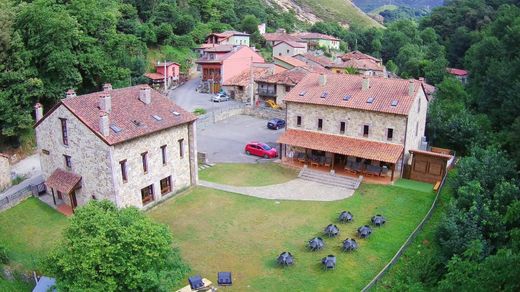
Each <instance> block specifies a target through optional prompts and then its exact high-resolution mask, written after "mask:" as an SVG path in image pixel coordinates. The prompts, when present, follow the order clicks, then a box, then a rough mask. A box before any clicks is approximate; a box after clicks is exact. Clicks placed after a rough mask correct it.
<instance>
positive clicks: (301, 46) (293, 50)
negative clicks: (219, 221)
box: [273, 41, 307, 57]
mask: <svg viewBox="0 0 520 292" xmlns="http://www.w3.org/2000/svg"><path fill="white" fill-rule="evenodd" d="M305 53H307V43H299V42H294V41H280V42H277V43H276V44H275V45H274V46H273V57H275V56H276V57H281V56H288V57H292V56H294V55H297V54H305Z"/></svg>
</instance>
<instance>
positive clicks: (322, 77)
mask: <svg viewBox="0 0 520 292" xmlns="http://www.w3.org/2000/svg"><path fill="white" fill-rule="evenodd" d="M325 85H327V75H325V74H323V73H321V74H320V86H325Z"/></svg>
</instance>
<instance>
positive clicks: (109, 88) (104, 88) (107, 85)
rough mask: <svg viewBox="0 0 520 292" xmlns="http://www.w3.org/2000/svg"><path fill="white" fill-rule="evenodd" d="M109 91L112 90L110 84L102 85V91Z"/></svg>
mask: <svg viewBox="0 0 520 292" xmlns="http://www.w3.org/2000/svg"><path fill="white" fill-rule="evenodd" d="M110 90H112V84H110V83H105V84H103V91H110Z"/></svg>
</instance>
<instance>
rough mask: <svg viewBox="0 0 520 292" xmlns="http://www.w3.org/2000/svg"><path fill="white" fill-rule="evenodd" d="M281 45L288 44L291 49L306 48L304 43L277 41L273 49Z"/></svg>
mask: <svg viewBox="0 0 520 292" xmlns="http://www.w3.org/2000/svg"><path fill="white" fill-rule="evenodd" d="M282 43H285V44H288V45H289V46H291V47H293V48H306V47H307V45H306V44H305V43H301V42H294V41H279V42H277V43H276V44H275V45H274V46H273V47H276V46H278V45H279V44H282Z"/></svg>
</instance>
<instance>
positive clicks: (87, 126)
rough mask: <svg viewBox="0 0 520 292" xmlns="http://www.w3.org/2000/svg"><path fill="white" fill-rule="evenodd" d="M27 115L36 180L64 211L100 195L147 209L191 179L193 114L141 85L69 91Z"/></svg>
mask: <svg viewBox="0 0 520 292" xmlns="http://www.w3.org/2000/svg"><path fill="white" fill-rule="evenodd" d="M35 112H36V124H35V126H34V127H35V130H36V142H37V147H38V153H39V155H40V162H41V167H42V173H43V179H44V180H45V184H46V186H47V192H48V193H49V194H50V196H52V200H53V202H54V204H55V205H57V206H58V209H60V210H65V211H64V212H69V213H70V211H73V210H74V209H75V208H76V207H78V206H82V205H84V204H86V203H87V202H88V201H90V200H102V199H107V200H110V201H112V202H114V203H115V205H116V206H117V207H120V208H121V207H126V206H135V207H137V208H140V209H143V208H149V207H151V206H153V205H155V204H157V203H158V202H160V201H162V200H163V199H165V198H167V197H169V196H171V195H173V194H175V193H177V192H179V191H181V190H183V189H185V188H187V187H189V186H192V185H195V184H197V179H198V173H197V171H198V170H197V143H196V136H195V131H196V129H195V120H196V117H195V116H194V115H193V114H191V113H189V112H187V111H185V110H183V109H182V108H181V107H179V106H178V105H176V104H175V103H173V102H172V101H171V100H170V99H169V98H168V97H166V96H164V95H162V94H160V93H158V92H157V91H155V90H153V89H151V88H150V87H149V86H148V85H138V86H132V87H127V88H121V89H112V86H111V85H110V84H106V85H105V86H104V87H103V91H101V92H95V93H90V94H85V95H79V96H76V94H75V92H74V91H73V90H69V91H68V92H67V95H66V98H64V99H62V100H60V101H59V102H58V103H57V104H56V105H55V106H54V107H53V108H52V109H50V110H49V111H48V112H47V113H46V114H45V115H43V108H42V106H41V105H40V104H37V105H36V106H35ZM67 210H68V211H67Z"/></svg>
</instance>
